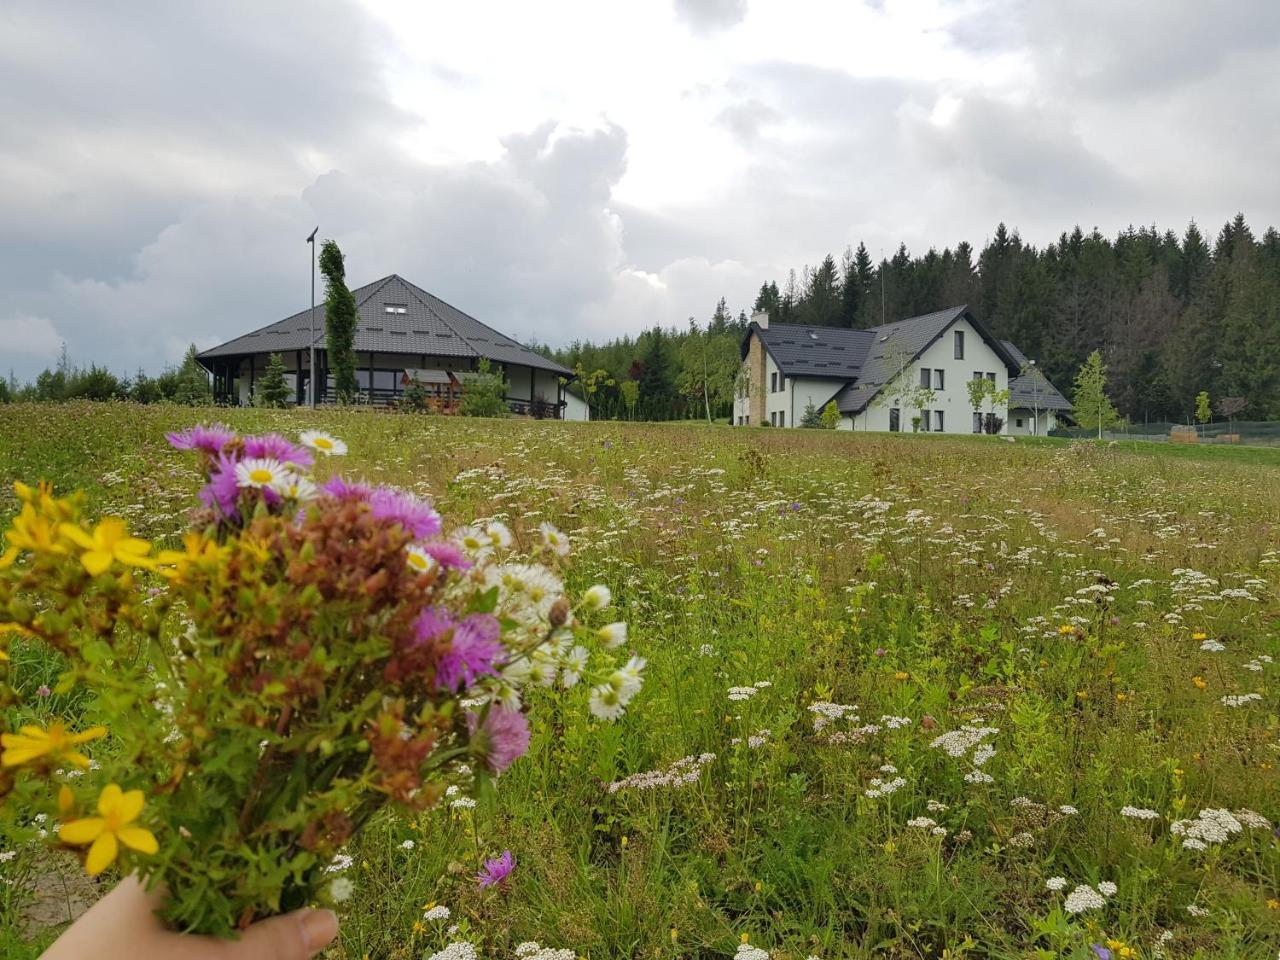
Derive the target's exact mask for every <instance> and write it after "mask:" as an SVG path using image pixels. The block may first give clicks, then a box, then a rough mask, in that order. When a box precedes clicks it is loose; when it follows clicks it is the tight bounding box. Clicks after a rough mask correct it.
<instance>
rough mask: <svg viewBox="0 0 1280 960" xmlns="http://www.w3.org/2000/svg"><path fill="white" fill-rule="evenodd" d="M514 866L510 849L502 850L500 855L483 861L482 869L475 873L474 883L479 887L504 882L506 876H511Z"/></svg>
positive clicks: (514, 862)
mask: <svg viewBox="0 0 1280 960" xmlns="http://www.w3.org/2000/svg"><path fill="white" fill-rule="evenodd" d="M515 866H516V861H515V858H514V857H513V856H511V851H510V850H503V851H502V856H500V857H498V858H496V859H494V860H486V861H485V862H484V869H483V870H481V871H480V872H479V873H477V874H476V883H477V884H478V885H479V886H480V887H481V888H484V887H492V886H494V885H495V884H499V883H505V882H506V880H507V878H508V877H510V876H511V871H512V870H514V869H515Z"/></svg>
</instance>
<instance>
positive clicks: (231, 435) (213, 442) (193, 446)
mask: <svg viewBox="0 0 1280 960" xmlns="http://www.w3.org/2000/svg"><path fill="white" fill-rule="evenodd" d="M235 438H236V433H235V431H234V430H232V429H231V428H230V427H224V426H223V425H222V424H220V423H214V424H210V425H209V426H205V425H204V424H201V425H199V426H196V427H192V428H191V429H190V430H183V431H182V432H181V433H166V434H165V439H167V440H168V441H169V446H171V447H173V448H174V449H175V450H199V451H201V452H202V453H207V454H209V456H211V457H216V456H217V455H218V454H220V453H221V452H222V448H223V447H225V446H226V445H227V444H228V443H230V442H231V441H232V440H234V439H235Z"/></svg>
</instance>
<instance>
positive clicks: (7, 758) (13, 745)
mask: <svg viewBox="0 0 1280 960" xmlns="http://www.w3.org/2000/svg"><path fill="white" fill-rule="evenodd" d="M106 735H107V728H106V727H89V728H88V729H87V730H81V731H80V732H79V733H68V732H67V728H66V727H65V726H64V725H63V724H62V722H61V721H60V720H55V721H54V722H53V723H51V724H49V728H48V729H47V730H41V729H40V728H39V727H36V726H25V727H22V728H20V729H19V730H18V732H17V733H5V734H0V746H3V747H4V753H3V754H0V764H3V765H4V766H6V767H16V766H20V765H22V764H24V763H30V762H31V761H32V760H39V759H40V758H41V757H48V758H49V759H50V760H51V761H61V762H63V763H70V764H72V765H74V766H77V767H80V768H82V769H84V768H87V767H88V766H89V758H88V757H86V756H85V755H84V754H82V753H80V752H79V751H77V750H74V749H72V748H73V747H77V746H79V745H80V744H82V743H88V742H89V741H90V740H97V739H98V738H99V737H105V736H106Z"/></svg>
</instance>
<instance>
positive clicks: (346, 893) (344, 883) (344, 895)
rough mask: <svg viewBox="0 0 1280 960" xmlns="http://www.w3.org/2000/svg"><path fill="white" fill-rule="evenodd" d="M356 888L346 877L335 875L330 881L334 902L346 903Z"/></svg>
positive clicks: (330, 893) (330, 890) (331, 896)
mask: <svg viewBox="0 0 1280 960" xmlns="http://www.w3.org/2000/svg"><path fill="white" fill-rule="evenodd" d="M355 888H356V885H355V884H354V883H352V882H351V881H350V880H349V879H348V878H346V877H334V878H333V879H332V880H330V881H329V897H330V899H332V900H333V902H334V903H345V902H346V901H348V900H350V899H351V893H352V891H354V890H355Z"/></svg>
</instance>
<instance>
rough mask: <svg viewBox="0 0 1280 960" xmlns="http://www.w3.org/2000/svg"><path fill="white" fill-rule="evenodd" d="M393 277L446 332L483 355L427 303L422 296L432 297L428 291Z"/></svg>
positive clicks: (398, 277) (477, 353)
mask: <svg viewBox="0 0 1280 960" xmlns="http://www.w3.org/2000/svg"><path fill="white" fill-rule="evenodd" d="M392 276H393V277H396V279H397V280H399V281H400V282H401V283H403V284H404V285H405V288H406V289H407V290H408V291H409V293H410V294H411V295H412V296H413V298H414V299H415V300H417V301H418V302H419V303H420V304H422V308H423V309H424V310H426V311H427V313H429V314H430V315H431V316H432V317H434V318H435V320H436V321H437V322H438V323H439V324H440V325H441V326H443V327H444V328H445V329H446V330H448V331H449V332H450V333H451V334H453V335H454V336H455V337H457V338H458V339H459V340H461V341H462V342H463V343H465V344H466V345H467V349H468V350H470V351H471V352H472V353H474V354H475V355H476V356H480V355H481V354H480V351H479V350H477V349H476V347H475V344H473V343H472V342H471V341H470V340H469V339H468V338H467V336H466V334H464V333H462V331H460V330H459V329H458V328H457V327H455V326H454V325H453V324H451V323H450V322H449V321H448V320H446V319H445V318H444V317H442V316H441V315H440V311H438V310H436V309H435V307H433V306H431V304H429V303H427V301H426V300H425V299H423V296H422V295H423V294H426V295H427V296H428V297H430V296H431V294H429V293H427V291H426V290H423V289H422V288H421V287H419V286H418V285H417V284H416V283H414V282H413V281H411V280H406V279H405V278H404V277H400V276H397V275H396V274H394V273H393V274H392ZM440 302H441V303H444V301H443V300H441V301H440ZM454 309H457V308H454ZM458 312H459V313H462V311H461V310H459V311H458ZM476 322H477V323H479V322H480V321H478V320H477V321H476Z"/></svg>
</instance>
